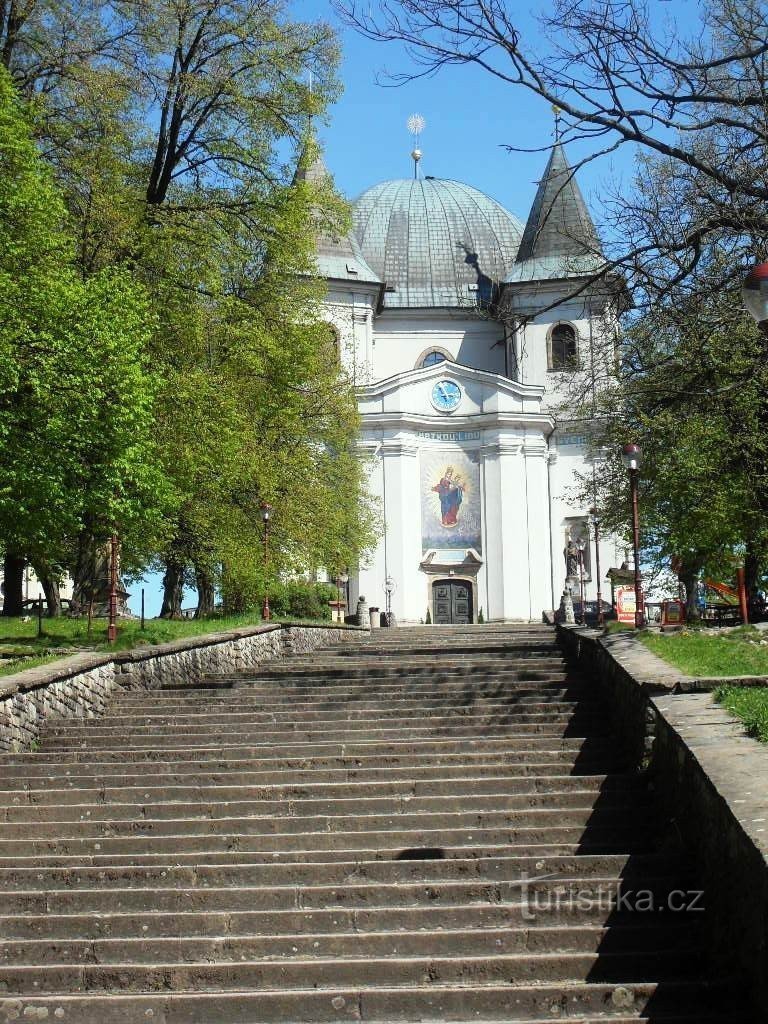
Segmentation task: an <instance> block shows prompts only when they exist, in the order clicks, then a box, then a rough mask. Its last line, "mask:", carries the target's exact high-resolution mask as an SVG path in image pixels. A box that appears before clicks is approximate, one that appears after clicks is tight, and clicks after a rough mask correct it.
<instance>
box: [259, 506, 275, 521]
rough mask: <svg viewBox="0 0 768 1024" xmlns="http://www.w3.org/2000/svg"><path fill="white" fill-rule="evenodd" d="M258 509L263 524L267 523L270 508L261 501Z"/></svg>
mask: <svg viewBox="0 0 768 1024" xmlns="http://www.w3.org/2000/svg"><path fill="white" fill-rule="evenodd" d="M259 508H260V509H261V518H262V519H263V520H264V522H265V523H268V522H269V517H270V514H271V512H272V506H271V505H268V504H267V503H266V501H262V503H261V505H259Z"/></svg>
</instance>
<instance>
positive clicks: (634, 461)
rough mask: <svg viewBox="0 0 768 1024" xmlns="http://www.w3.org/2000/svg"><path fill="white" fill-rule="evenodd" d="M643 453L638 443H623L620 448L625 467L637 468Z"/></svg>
mask: <svg viewBox="0 0 768 1024" xmlns="http://www.w3.org/2000/svg"><path fill="white" fill-rule="evenodd" d="M642 459H643V453H642V451H641V450H640V445H639V444H625V445H624V447H623V448H622V449H621V461H622V462H623V463H624V466H625V467H626V468H627V469H639V468H640V463H641V462H642Z"/></svg>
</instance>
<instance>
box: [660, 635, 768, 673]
mask: <svg viewBox="0 0 768 1024" xmlns="http://www.w3.org/2000/svg"><path fill="white" fill-rule="evenodd" d="M763 637H765V634H763V633H760V632H759V631H758V630H756V629H752V628H750V627H748V626H747V627H745V628H743V629H738V630H734V631H733V632H731V633H725V634H723V635H722V636H712V635H710V634H707V633H700V632H698V631H696V630H690V631H688V630H686V631H684V632H682V633H669V634H663V633H642V634H641V635H640V639H641V640H642V642H643V643H644V644H645V646H646V647H648V648H649V649H650V650H651V651H653V653H654V654H657V655H658V656H659V657H660V658H663V659H664V661H668V662H669V663H670V665H674V666H675V668H679V669H680V671H681V672H684V673H685V674H686V675H689V676H695V677H701V676H760V675H766V676H768V644H760V643H759V642H758V643H755V641H759V640H760V639H762V638H763ZM765 638H766V639H768V637H765Z"/></svg>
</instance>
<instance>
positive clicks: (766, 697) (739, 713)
mask: <svg viewBox="0 0 768 1024" xmlns="http://www.w3.org/2000/svg"><path fill="white" fill-rule="evenodd" d="M715 700H717V701H718V702H719V703H720V704H722V705H723V707H725V708H727V709H728V711H730V712H731V714H733V715H736V717H737V718H740V719H741V720H742V722H743V723H744V726H745V728H746V731H747V734H748V735H749V736H754V737H755V738H756V739H758V740H760V741H761V742H762V743H768V689H766V688H765V687H762V686H719V687H718V688H717V690H715Z"/></svg>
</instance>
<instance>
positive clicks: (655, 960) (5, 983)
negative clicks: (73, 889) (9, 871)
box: [0, 948, 697, 995]
mask: <svg viewBox="0 0 768 1024" xmlns="http://www.w3.org/2000/svg"><path fill="white" fill-rule="evenodd" d="M696 968H697V962H696V958H695V957H694V956H693V955H692V954H691V953H684V952H680V951H679V950H675V949H663V948H662V949H660V950H658V951H654V952H640V951H636V952H632V953H630V954H627V953H621V952H617V953H606V952H601V953H599V954H598V953H562V952H559V953H556V954H552V953H537V954H535V955H534V956H531V955H530V954H527V953H524V954H519V953H504V954H493V955H491V954H486V955H484V956H471V955H453V956H440V955H437V954H436V955H431V956H423V955H422V956H406V957H402V956H401V957H398V956H390V957H376V958H374V957H371V958H361V957H351V958H337V959H334V960H329V959H321V958H318V957H314V958H311V959H306V960H299V959H290V960H288V959H286V960H282V961H280V962H272V961H268V960H251V961H245V962H243V961H231V962H228V963H205V962H203V963H194V964H187V963H178V962H172V963H169V964H162V963H160V964H130V963H120V964H114V965H112V964H56V965H40V964H36V965H34V966H33V967H24V966H20V965H2V966H0V988H2V990H3V991H4V992H5V993H6V994H11V995H15V994H22V993H24V994H38V993H41V992H70V993H76V992H98V991H102V992H141V993H145V992H153V991H155V992H158V991H159V992H168V991H172V992H184V991H187V992H194V991H210V990H214V991H227V990H236V991H237V990H243V989H252V990H255V989H258V990H260V991H262V992H263V991H268V990H270V989H273V990H274V989H277V990H281V991H282V990H284V989H295V988H299V989H307V988H312V989H320V990H321V989H327V988H335V987H337V986H339V985H354V984H358V985H359V984H372V983H373V984H376V985H392V986H417V985H420V984H423V983H424V982H425V981H428V982H429V984H430V985H432V986H434V987H435V988H440V987H442V986H444V985H460V984H469V985H476V986H479V985H499V984H506V985H507V986H512V985H525V984H542V983H544V984H546V983H551V982H559V981H565V982H576V981H582V982H586V981H588V980H589V981H591V982H593V983H594V982H601V981H602V982H615V983H619V982H627V981H629V982H633V983H634V982H638V981H646V980H659V979H667V978H675V980H678V981H679V979H681V978H685V977H686V976H692V975H693V974H694V973H695V971H696Z"/></svg>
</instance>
